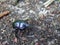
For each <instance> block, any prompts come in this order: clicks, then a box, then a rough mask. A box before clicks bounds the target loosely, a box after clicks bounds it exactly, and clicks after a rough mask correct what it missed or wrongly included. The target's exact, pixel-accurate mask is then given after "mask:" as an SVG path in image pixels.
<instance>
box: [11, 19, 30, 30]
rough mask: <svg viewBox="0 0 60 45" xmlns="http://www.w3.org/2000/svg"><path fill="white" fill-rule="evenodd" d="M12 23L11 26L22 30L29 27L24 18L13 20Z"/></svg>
mask: <svg viewBox="0 0 60 45" xmlns="http://www.w3.org/2000/svg"><path fill="white" fill-rule="evenodd" d="M12 25H13V28H15V29H20V30H23V29H26V28H27V27H29V24H28V23H27V22H25V21H24V20H17V21H14V22H13V24H12Z"/></svg>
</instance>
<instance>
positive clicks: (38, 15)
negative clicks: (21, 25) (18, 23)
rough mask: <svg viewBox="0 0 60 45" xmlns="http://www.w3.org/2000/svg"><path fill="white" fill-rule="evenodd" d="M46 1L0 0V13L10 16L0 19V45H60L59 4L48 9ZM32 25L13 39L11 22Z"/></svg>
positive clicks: (54, 4) (53, 4)
mask: <svg viewBox="0 0 60 45" xmlns="http://www.w3.org/2000/svg"><path fill="white" fill-rule="evenodd" d="M45 1H47V0H19V1H17V0H0V13H2V12H4V11H6V10H8V11H10V14H9V15H7V16H4V17H2V18H0V45H60V2H59V1H58V0H55V1H54V2H53V3H52V4H51V5H49V6H48V7H44V6H43V3H44V2H45ZM26 19H28V22H29V23H30V24H31V25H32V28H31V29H26V31H25V32H24V33H23V32H21V33H19V34H18V35H19V37H20V39H16V38H15V33H14V32H12V31H14V30H15V29H13V27H12V22H14V21H15V20H26Z"/></svg>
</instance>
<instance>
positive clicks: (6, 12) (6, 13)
mask: <svg viewBox="0 0 60 45" xmlns="http://www.w3.org/2000/svg"><path fill="white" fill-rule="evenodd" d="M9 13H10V11H4V12H3V13H0V18H1V17H3V16H6V15H8V14H9Z"/></svg>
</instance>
